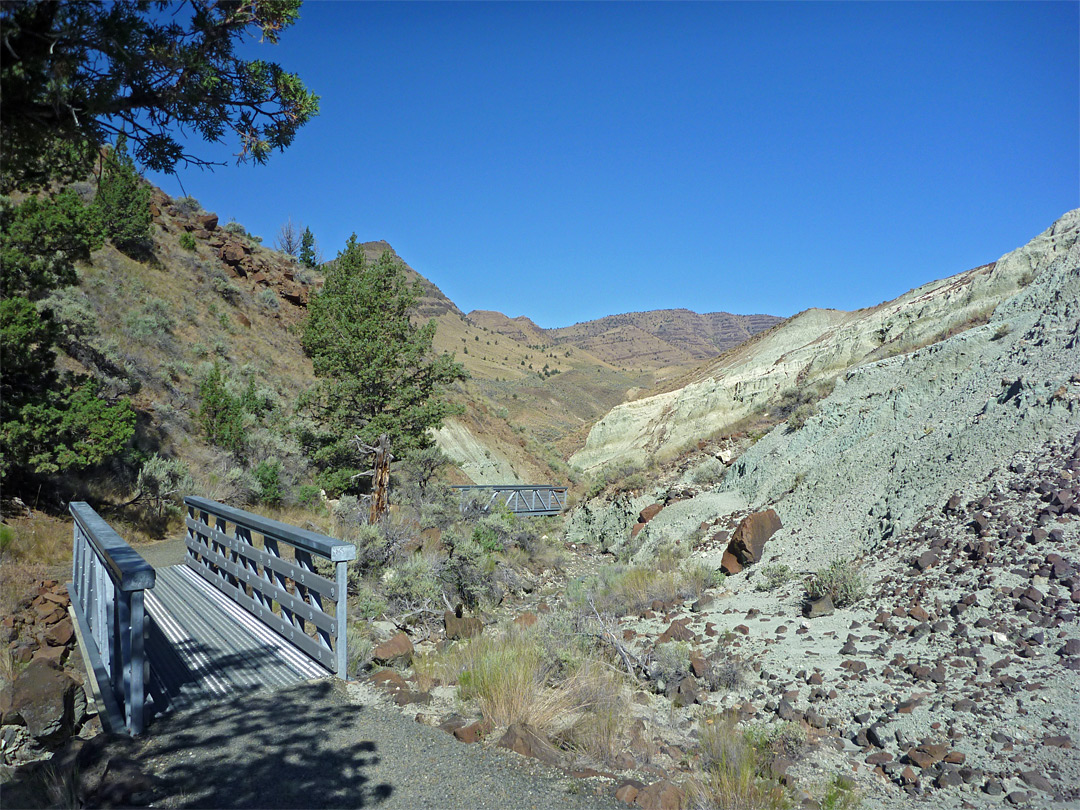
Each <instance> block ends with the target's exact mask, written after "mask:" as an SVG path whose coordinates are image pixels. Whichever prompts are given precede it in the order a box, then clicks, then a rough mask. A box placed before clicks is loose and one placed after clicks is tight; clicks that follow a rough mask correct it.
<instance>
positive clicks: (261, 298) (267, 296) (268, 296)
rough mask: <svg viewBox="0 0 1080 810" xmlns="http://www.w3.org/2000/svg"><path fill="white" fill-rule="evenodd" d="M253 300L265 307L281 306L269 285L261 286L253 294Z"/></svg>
mask: <svg viewBox="0 0 1080 810" xmlns="http://www.w3.org/2000/svg"><path fill="white" fill-rule="evenodd" d="M255 300H256V301H258V302H259V303H260V304H262V305H263V306H264V307H266V308H267V309H278V308H279V307H280V306H281V302H280V301H278V297H277V293H276V292H274V291H273V290H271V289H270V288H269V287H263V288H262V289H261V290H259V292H258V293H256V295H255Z"/></svg>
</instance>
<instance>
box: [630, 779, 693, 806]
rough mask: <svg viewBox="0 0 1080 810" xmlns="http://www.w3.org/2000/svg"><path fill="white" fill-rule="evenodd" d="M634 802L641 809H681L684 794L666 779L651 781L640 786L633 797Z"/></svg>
mask: <svg viewBox="0 0 1080 810" xmlns="http://www.w3.org/2000/svg"><path fill="white" fill-rule="evenodd" d="M634 804H636V805H637V806H638V807H640V808H641V809H642V810H683V808H684V807H685V806H686V794H685V793H683V791H682V789H681V788H679V787H677V786H676V785H673V784H672V783H671V782H669V781H668V780H667V779H663V780H661V781H659V782H653V783H652V784H651V785H649V786H648V787H645V788H642V789H641V790H639V791H638V792H637V796H635V797H634Z"/></svg>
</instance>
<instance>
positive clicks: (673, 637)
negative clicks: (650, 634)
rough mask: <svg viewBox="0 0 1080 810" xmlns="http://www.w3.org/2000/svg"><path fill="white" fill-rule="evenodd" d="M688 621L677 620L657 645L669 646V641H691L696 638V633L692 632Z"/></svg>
mask: <svg viewBox="0 0 1080 810" xmlns="http://www.w3.org/2000/svg"><path fill="white" fill-rule="evenodd" d="M688 624H689V620H688V619H676V620H675V621H673V622H672V623H671V624H670V625H668V629H667V630H665V631H664V632H663V633H662V634H661V635H660V638H658V639H657V640H656V643H657V644H667V643H668V642H669V641H691V640H693V638H694V631H692V630H691V629H690V628H689V627H687V625H688Z"/></svg>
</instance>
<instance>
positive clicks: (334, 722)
mask: <svg viewBox="0 0 1080 810" xmlns="http://www.w3.org/2000/svg"><path fill="white" fill-rule="evenodd" d="M361 695H362V692H361V691H360V690H358V689H357V688H356V687H355V686H354V685H345V684H342V683H340V682H330V681H317V682H310V683H305V684H300V685H299V686H295V687H292V688H289V689H285V690H282V691H278V692H260V693H255V694H251V695H247V696H244V697H242V698H240V699H238V700H234V701H230V702H224V703H221V704H220V705H219V706H217V707H215V708H214V709H213V710H204V711H202V712H194V713H192V712H188V713H179V714H176V715H171V716H167V717H165V718H162V719H161V720H159V721H157V722H156V723H155V724H154V726H153V727H152V729H151V731H150V732H149V733H148V735H147V737H146V739H145V742H144V743H143V746H142V750H141V752H140V754H139V756H138V759H140V760H141V762H142V765H143V767H144V768H145V770H146V772H147V773H149V774H153V777H154V778H155V782H156V787H155V789H154V791H153V794H152V798H151V799H150V803H151V806H153V807H207V808H212V807H230V808H248V807H250V808H256V807H258V808H287V807H303V808H316V807H350V808H351V807H377V808H382V809H383V810H397V808H401V809H402V810H414V809H415V810H420V809H421V808H432V810H450V809H451V808H476V810H485V808H491V809H492V810H496V809H497V810H504V809H505V808H523V809H524V808H530V809H531V808H536V809H537V810H540V809H541V808H552V809H553V810H554V809H555V808H604V809H605V810H614V808H617V807H618V806H619V804H618V803H617V802H616V800H615V799H614V797H613V795H612V793H611V788H610V787H607V788H606V789H604V795H596V792H595V789H594V787H593V785H592V784H590V783H589V782H585V781H581V780H575V779H572V778H570V777H569V776H568V775H566V774H565V773H563V772H562V771H558V770H555V769H550V768H547V767H545V766H543V765H542V764H540V763H539V762H537V761H535V760H530V759H526V758H524V757H520V756H518V755H517V754H514V753H512V752H509V751H504V750H502V749H498V748H483V747H481V746H480V745H466V744H464V743H460V742H458V741H457V740H455V739H454V738H453V737H452V736H451V735H449V734H447V733H446V732H444V731H440V730H439V729H435V728H431V727H429V726H424V725H421V724H419V723H416V722H413V721H411V720H409V719H408V718H407V717H405V716H403V715H402V714H401V713H400V712H399V711H397V710H392V709H385V708H382V707H379V706H376V705H373V704H372V703H370V702H365V701H363V700H362V699H361Z"/></svg>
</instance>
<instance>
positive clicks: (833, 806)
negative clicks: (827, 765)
mask: <svg viewBox="0 0 1080 810" xmlns="http://www.w3.org/2000/svg"><path fill="white" fill-rule="evenodd" d="M861 803H862V798H861V797H860V796H859V793H858V791H856V790H855V783H854V782H853V781H852V780H851V779H849V778H847V777H846V776H843V775H841V774H836V775H835V776H834V777H833V778H832V779H830V780H829V783H828V784H827V785H826V786H825V793H824V794H823V795H822V797H821V810H855V808H856V807H858V806H859V805H860V804H861Z"/></svg>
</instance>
